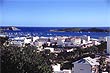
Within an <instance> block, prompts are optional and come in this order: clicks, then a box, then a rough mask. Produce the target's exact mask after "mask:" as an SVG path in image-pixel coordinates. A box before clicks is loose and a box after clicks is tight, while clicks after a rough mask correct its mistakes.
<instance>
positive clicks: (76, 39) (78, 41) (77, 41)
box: [71, 37, 81, 45]
mask: <svg viewBox="0 0 110 73" xmlns="http://www.w3.org/2000/svg"><path fill="white" fill-rule="evenodd" d="M71 42H72V43H73V44H74V45H79V44H81V38H78V37H77V38H72V39H71Z"/></svg>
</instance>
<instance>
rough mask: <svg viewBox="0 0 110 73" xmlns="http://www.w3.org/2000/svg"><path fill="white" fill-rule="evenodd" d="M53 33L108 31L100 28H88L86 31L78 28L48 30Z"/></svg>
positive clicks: (108, 30)
mask: <svg viewBox="0 0 110 73" xmlns="http://www.w3.org/2000/svg"><path fill="white" fill-rule="evenodd" d="M50 31H53V32H57V31H58V32H62V31H63V32H110V29H101V28H88V29H81V28H78V27H75V28H63V29H55V30H50Z"/></svg>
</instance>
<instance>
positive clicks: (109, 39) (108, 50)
mask: <svg viewBox="0 0 110 73" xmlns="http://www.w3.org/2000/svg"><path fill="white" fill-rule="evenodd" d="M107 53H108V54H110V37H107Z"/></svg>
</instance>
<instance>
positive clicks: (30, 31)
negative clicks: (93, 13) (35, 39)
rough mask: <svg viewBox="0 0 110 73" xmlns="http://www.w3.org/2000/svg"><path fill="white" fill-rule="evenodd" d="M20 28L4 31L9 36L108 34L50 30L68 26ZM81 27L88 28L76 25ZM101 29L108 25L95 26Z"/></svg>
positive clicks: (103, 33)
mask: <svg viewBox="0 0 110 73" xmlns="http://www.w3.org/2000/svg"><path fill="white" fill-rule="evenodd" d="M17 28H19V29H20V30H17V31H9V30H8V31H5V32H6V33H7V35H8V36H9V37H20V36H45V37H51V36H53V37H54V36H82V35H88V36H91V37H92V38H99V37H106V36H108V35H109V33H108V32H50V30H54V29H63V28H69V27H17ZM78 28H81V29H88V28H90V27H78ZM97 28H101V29H109V28H108V27H97Z"/></svg>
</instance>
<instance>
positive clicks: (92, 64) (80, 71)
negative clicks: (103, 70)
mask: <svg viewBox="0 0 110 73" xmlns="http://www.w3.org/2000/svg"><path fill="white" fill-rule="evenodd" d="M73 64H74V67H73V68H72V73H97V72H98V66H99V62H97V60H96V59H92V58H90V57H86V58H83V59H80V60H78V61H76V62H74V63H73Z"/></svg>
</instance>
